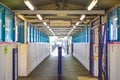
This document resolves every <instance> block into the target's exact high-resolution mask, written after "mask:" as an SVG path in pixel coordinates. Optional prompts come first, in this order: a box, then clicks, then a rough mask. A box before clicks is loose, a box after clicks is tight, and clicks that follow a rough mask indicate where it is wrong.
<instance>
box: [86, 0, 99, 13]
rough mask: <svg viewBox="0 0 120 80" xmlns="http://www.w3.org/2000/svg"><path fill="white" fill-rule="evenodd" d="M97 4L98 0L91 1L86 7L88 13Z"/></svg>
mask: <svg viewBox="0 0 120 80" xmlns="http://www.w3.org/2000/svg"><path fill="white" fill-rule="evenodd" d="M97 2H98V0H93V1H92V2H91V3H90V5H89V6H88V8H87V9H88V10H89V11H90V10H92V8H93V7H94V6H95V5H96V4H97Z"/></svg>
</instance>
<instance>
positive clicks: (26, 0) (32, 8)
mask: <svg viewBox="0 0 120 80" xmlns="http://www.w3.org/2000/svg"><path fill="white" fill-rule="evenodd" d="M24 2H25V4H26V5H27V7H28V8H29V9H30V10H32V11H33V10H34V7H33V5H32V4H31V3H30V1H29V0H24Z"/></svg>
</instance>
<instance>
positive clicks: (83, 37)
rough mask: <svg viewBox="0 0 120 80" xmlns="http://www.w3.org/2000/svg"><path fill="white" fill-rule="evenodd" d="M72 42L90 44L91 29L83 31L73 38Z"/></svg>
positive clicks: (87, 28) (86, 28)
mask: <svg viewBox="0 0 120 80" xmlns="http://www.w3.org/2000/svg"><path fill="white" fill-rule="evenodd" d="M72 41H73V42H74V43H78V42H89V41H90V27H89V26H87V27H85V28H84V29H83V30H82V31H80V32H79V33H77V34H76V35H74V36H73V39H72Z"/></svg>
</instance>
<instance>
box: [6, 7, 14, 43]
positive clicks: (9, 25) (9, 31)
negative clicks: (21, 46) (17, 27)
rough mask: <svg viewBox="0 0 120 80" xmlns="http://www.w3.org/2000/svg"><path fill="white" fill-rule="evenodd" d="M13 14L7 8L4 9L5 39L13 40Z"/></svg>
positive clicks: (7, 40)
mask: <svg viewBox="0 0 120 80" xmlns="http://www.w3.org/2000/svg"><path fill="white" fill-rule="evenodd" d="M13 29H14V16H13V14H12V13H11V12H10V11H9V10H7V9H6V10H5V41H6V42H13V37H14V31H13Z"/></svg>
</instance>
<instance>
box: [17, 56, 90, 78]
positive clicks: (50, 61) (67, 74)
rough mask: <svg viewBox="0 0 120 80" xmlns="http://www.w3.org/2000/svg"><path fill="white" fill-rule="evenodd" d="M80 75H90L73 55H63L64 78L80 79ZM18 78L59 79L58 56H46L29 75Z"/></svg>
mask: <svg viewBox="0 0 120 80" xmlns="http://www.w3.org/2000/svg"><path fill="white" fill-rule="evenodd" d="M78 76H90V75H89V72H88V71H87V70H86V69H85V68H84V66H83V65H82V64H80V62H78V61H77V60H76V59H75V58H74V57H72V56H71V55H64V56H63V57H62V79H61V80H78V79H77V77H78ZM18 80H58V78H57V56H49V57H48V58H46V59H45V60H44V61H43V62H42V63H41V64H39V65H38V67H37V68H36V69H35V70H33V72H32V73H31V74H30V75H29V76H28V77H20V78H19V79H18Z"/></svg>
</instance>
